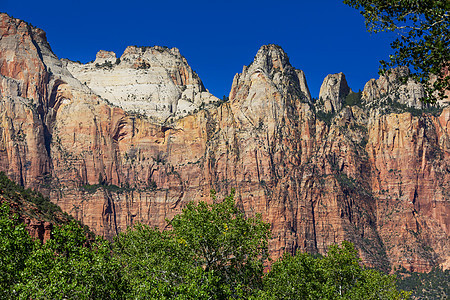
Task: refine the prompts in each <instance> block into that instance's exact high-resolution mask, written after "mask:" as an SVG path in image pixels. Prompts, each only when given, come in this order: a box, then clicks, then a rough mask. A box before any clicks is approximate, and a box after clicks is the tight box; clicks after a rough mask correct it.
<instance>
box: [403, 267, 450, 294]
mask: <svg viewBox="0 0 450 300" xmlns="http://www.w3.org/2000/svg"><path fill="white" fill-rule="evenodd" d="M397 276H398V277H399V279H398V281H397V286H398V288H400V289H402V290H405V291H410V292H412V297H413V298H414V299H447V298H448V297H449V295H450V284H449V282H450V270H448V269H447V270H445V271H444V270H442V269H441V268H434V269H433V270H431V272H429V273H417V272H409V271H406V270H405V269H404V268H402V269H401V270H399V271H398V272H397Z"/></svg>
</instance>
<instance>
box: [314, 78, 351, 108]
mask: <svg viewBox="0 0 450 300" xmlns="http://www.w3.org/2000/svg"><path fill="white" fill-rule="evenodd" d="M350 91H351V89H350V87H349V86H348V83H347V79H346V78H345V75H344V73H342V72H340V73H336V74H329V75H327V76H326V77H325V79H324V80H323V83H322V86H321V87H320V92H319V102H318V103H317V105H316V106H317V108H318V109H319V110H323V111H324V112H326V113H330V112H331V113H334V112H337V111H339V110H340V109H341V108H342V102H343V100H344V98H345V97H346V96H347V95H348V94H349V93H350Z"/></svg>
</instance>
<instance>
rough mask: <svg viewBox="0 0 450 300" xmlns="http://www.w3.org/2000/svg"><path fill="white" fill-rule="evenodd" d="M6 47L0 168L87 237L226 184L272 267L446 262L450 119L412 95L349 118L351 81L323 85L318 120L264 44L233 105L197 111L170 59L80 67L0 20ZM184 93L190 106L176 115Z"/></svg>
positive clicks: (129, 55) (222, 189) (370, 88)
mask: <svg viewBox="0 0 450 300" xmlns="http://www.w3.org/2000/svg"><path fill="white" fill-rule="evenodd" d="M0 36H1V40H0V50H1V52H0V53H1V55H0V70H1V78H0V93H1V95H0V106H1V112H2V117H1V119H0V121H1V123H0V146H1V149H0V150H1V151H0V156H1V160H0V170H2V171H5V172H6V173H7V174H8V176H9V177H10V178H12V179H14V180H16V181H17V182H19V183H21V184H23V185H25V186H27V187H33V188H38V189H40V190H41V191H43V192H44V193H46V194H47V195H49V196H50V199H51V200H52V201H53V202H55V203H57V204H58V205H60V206H61V207H62V208H63V209H64V210H65V211H67V212H68V213H70V214H72V215H74V216H75V217H76V218H77V219H79V220H81V221H82V222H84V223H85V224H86V225H88V226H90V227H91V229H92V230H94V231H95V232H96V233H97V234H100V235H103V236H105V237H107V238H112V237H113V236H114V235H116V234H117V233H118V232H121V231H123V230H125V229H126V228H127V226H130V225H132V224H133V223H135V222H143V223H146V224H150V225H152V226H158V227H159V228H164V226H165V225H166V223H165V220H166V219H170V218H171V217H173V216H174V215H175V214H177V213H179V212H180V211H181V209H182V207H183V206H184V205H185V204H186V203H187V202H188V201H192V200H194V201H202V200H204V201H211V199H210V198H209V192H210V189H211V188H214V189H215V190H216V191H217V192H218V194H219V195H225V194H227V193H228V192H229V191H230V190H231V188H236V191H237V194H236V202H237V204H238V206H239V207H240V208H241V209H243V210H244V211H245V212H246V214H247V215H254V214H256V213H261V214H262V216H263V218H264V220H266V221H268V222H270V223H271V228H272V239H271V241H270V250H271V253H272V254H273V256H274V257H278V256H280V255H281V254H282V253H283V252H285V251H289V252H295V251H309V252H312V253H322V254H323V253H325V252H326V251H327V247H328V246H329V245H332V244H334V243H339V242H341V241H343V240H350V241H352V242H353V243H355V245H356V247H357V248H358V249H359V252H360V254H361V257H362V259H363V261H364V262H365V263H366V264H367V265H370V266H376V267H381V268H385V269H390V268H392V267H393V266H398V265H402V266H405V267H407V268H408V269H410V270H416V271H427V270H430V269H431V268H432V267H433V266H436V265H443V266H448V264H449V253H450V249H449V238H448V237H449V227H450V226H449V224H450V220H449V216H450V211H449V207H450V206H449V201H450V194H449V193H450V186H449V182H450V157H449V156H450V108H448V107H446V108H443V109H442V108H441V109H440V110H436V111H435V113H434V114H418V113H417V111H415V110H413V108H415V107H417V106H416V105H415V103H416V102H414V101H415V100H414V99H415V98H414V99H410V98H411V97H415V96H412V94H411V93H415V91H416V90H417V89H416V88H419V89H420V87H417V86H414V87H413V89H412V90H411V89H410V86H409V85H408V84H406V85H401V84H399V83H396V85H394V86H393V85H391V84H390V83H389V84H385V81H386V80H387V79H383V78H380V79H378V80H376V81H370V82H369V83H368V85H366V88H365V89H364V92H363V97H362V99H361V101H360V102H359V103H358V105H354V106H348V105H347V104H348V103H346V102H343V101H342V100H343V97H346V96H348V95H345V94H349V93H350V89H349V87H348V85H347V83H346V81H345V76H344V75H343V74H334V75H329V76H327V78H326V79H325V81H324V85H323V86H322V87H323V88H324V89H323V91H321V95H323V96H324V97H325V98H326V99H328V100H327V101H328V103H329V104H330V106H329V108H330V109H327V110H326V114H325V115H326V118H325V117H324V114H323V113H322V114H319V113H318V112H324V110H323V107H324V103H325V102H324V103H319V101H316V102H313V100H312V99H311V96H310V92H309V90H308V87H307V84H306V79H305V75H304V73H303V72H302V71H300V70H296V69H295V68H294V67H292V66H291V65H290V63H289V58H288V56H287V55H286V53H285V52H284V51H283V50H282V49H281V48H280V47H278V46H275V45H266V46H263V47H261V49H259V51H258V52H257V54H256V57H255V60H254V62H253V63H252V64H251V65H250V66H245V67H244V68H243V71H242V73H240V74H236V76H235V77H234V80H233V84H232V87H231V91H230V95H229V101H225V102H219V103H217V105H207V104H204V105H202V103H208V101H211V102H214V101H216V100H205V99H216V98H214V97H213V96H211V95H210V94H209V93H207V92H206V90H205V89H204V88H203V86H202V84H201V81H200V80H199V79H198V77H196V76H195V75H194V74H195V73H193V72H192V70H191V68H190V67H189V66H188V65H187V63H186V61H185V59H184V58H182V56H181V55H180V54H179V53H178V51H177V50H176V49H166V48H160V47H151V48H137V47H128V48H127V50H126V51H125V53H124V54H123V55H122V56H121V57H120V61H119V60H117V58H116V55H115V54H114V53H112V52H106V51H101V52H99V53H98V55H97V58H96V61H94V62H92V63H88V64H85V65H82V64H79V63H73V62H69V61H67V60H64V61H60V60H58V59H57V58H56V56H55V55H54V54H53V53H52V52H51V50H50V47H49V45H48V43H47V42H46V39H45V34H44V32H43V31H42V30H39V29H36V28H33V27H30V26H29V25H27V24H26V23H25V22H23V21H20V20H17V19H12V18H10V17H9V16H7V15H6V14H1V15H0ZM114 60H115V61H114ZM97 64H98V65H97ZM147 64H149V65H150V67H148V65H147ZM110 65H111V66H110ZM145 72H147V73H145ZM136 80H137V81H138V82H137V83H136ZM132 81H134V83H133V82H132ZM389 82H393V81H391V79H389ZM158 85H160V87H159V88H158V89H157V88H156V87H157V86H158ZM183 86H184V87H186V88H185V90H182V88H181V87H183ZM187 91H190V92H187ZM397 91H398V93H399V95H403V96H404V98H402V97H403V96H399V97H398V99H397V98H395V99H391V102H390V103H388V102H387V101H385V100H383V99H384V97H385V95H386V93H387V94H389V93H394V94H395V93H397ZM401 91H404V92H403V94H402V92H401ZM411 91H412V92H411ZM205 93H206V94H205ZM131 94H133V95H136V96H137V95H141V96H139V97H140V98H139V97H137V98H136V99H133V100H132V101H130V98H129V97H128V95H131ZM143 95H147V96H149V98H145V99H143V98H142V96H143ZM183 95H186V99H188V100H186V101H187V102H188V103H189V104H186V105H187V106H186V107H188V106H189V105H194V106H195V107H196V108H194V109H193V110H189V111H188V109H186V115H183V114H184V113H180V114H178V113H177V112H179V108H180V107H182V105H184V104H182V103H184V102H182V99H183ZM202 95H205V96H202ZM113 96H114V97H113ZM324 97H322V98H323V99H324ZM402 99H404V100H402ZM107 100H108V101H107ZM319 100H320V99H319ZM183 101H184V100H183ZM395 101H397V102H395ZM399 101H400V102H399ZM394 102H395V103H398V104H400V106H399V105H396V106H395V105H392V103H394ZM111 103H114V104H111ZM416 104H417V103H416ZM127 105H131V106H127ZM133 105H134V106H133ZM147 105H148V106H147ZM158 105H166V109H165V110H162V111H159V108H158V111H157V113H156V107H160V106H158ZM170 105H171V107H172V110H171V111H170V110H167V107H168V106H170ZM194 106H192V107H194ZM411 106H412V107H411ZM132 107H134V108H132ZM189 107H191V106H189ZM138 108H139V109H142V110H139V111H138V112H140V114H138V113H131V112H130V111H132V110H136V109H138ZM387 108H389V109H387ZM394 108H395V110H394ZM144 109H147V112H144V111H143V110H144ZM144 113H145V114H147V117H145V116H143V114H144ZM165 118H173V119H171V120H170V121H168V119H165Z"/></svg>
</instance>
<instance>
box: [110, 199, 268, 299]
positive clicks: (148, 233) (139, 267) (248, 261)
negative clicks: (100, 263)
mask: <svg viewBox="0 0 450 300" xmlns="http://www.w3.org/2000/svg"><path fill="white" fill-rule="evenodd" d="M233 197H234V191H233V192H232V193H231V194H230V195H229V196H228V197H226V198H225V199H224V200H223V201H222V202H217V203H213V204H207V203H205V202H200V203H198V204H194V203H192V202H191V203H189V204H188V205H187V206H186V207H185V208H184V209H183V211H182V213H181V214H179V215H177V216H175V217H174V218H173V219H172V220H170V221H168V225H169V226H168V228H170V230H169V229H168V230H164V231H160V230H158V229H152V228H150V227H148V226H145V225H141V224H137V225H136V226H134V228H132V229H129V230H128V231H127V232H124V233H121V234H119V236H118V237H117V239H116V241H115V243H114V251H115V253H116V254H117V256H118V258H119V260H120V263H121V265H122V267H123V270H124V273H125V274H126V275H125V276H126V280H127V282H128V283H129V286H130V293H129V294H128V297H129V298H133V299H143V298H146V299H148V298H152V299H229V298H242V297H247V296H249V295H250V294H252V293H253V292H254V291H257V290H258V289H259V288H261V287H262V276H263V268H264V262H265V261H266V260H267V257H268V250H267V243H268V238H269V225H268V224H267V223H264V222H263V221H262V220H261V216H260V215H257V216H256V217H249V218H248V217H246V216H245V215H244V214H243V213H242V212H241V211H240V210H239V209H238V208H237V207H236V205H235V203H234V198H233ZM213 201H214V202H216V201H217V199H216V198H215V196H214V194H213Z"/></svg>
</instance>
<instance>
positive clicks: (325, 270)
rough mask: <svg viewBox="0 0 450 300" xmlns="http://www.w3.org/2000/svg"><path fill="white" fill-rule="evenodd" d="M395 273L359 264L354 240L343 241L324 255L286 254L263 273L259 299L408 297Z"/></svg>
mask: <svg viewBox="0 0 450 300" xmlns="http://www.w3.org/2000/svg"><path fill="white" fill-rule="evenodd" d="M407 298H408V294H407V293H405V292H399V291H397V289H396V286H395V277H393V276H389V275H383V274H382V273H380V272H379V271H376V270H370V269H365V268H364V267H361V266H360V259H359V257H358V252H357V250H356V249H355V248H354V246H353V244H351V243H349V242H345V241H344V242H343V243H342V245H341V247H339V246H337V245H335V246H331V247H330V248H329V250H328V255H327V256H325V257H316V258H314V257H313V256H312V255H310V254H307V253H299V254H296V255H295V256H291V255H289V254H286V255H284V256H283V258H282V259H281V260H279V261H277V262H275V263H274V264H273V266H272V270H271V271H270V272H269V273H268V274H266V276H265V277H264V289H263V290H261V291H260V292H259V295H258V299H407Z"/></svg>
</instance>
